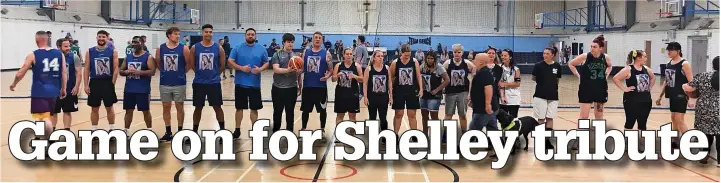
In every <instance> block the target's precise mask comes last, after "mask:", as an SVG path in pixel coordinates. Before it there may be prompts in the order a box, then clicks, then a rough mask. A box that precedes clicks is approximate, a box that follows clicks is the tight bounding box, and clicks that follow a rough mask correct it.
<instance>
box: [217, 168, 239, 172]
mask: <svg viewBox="0 0 721 183" xmlns="http://www.w3.org/2000/svg"><path fill="white" fill-rule="evenodd" d="M216 170H222V171H226V170H227V171H237V170H247V168H218V169H216Z"/></svg>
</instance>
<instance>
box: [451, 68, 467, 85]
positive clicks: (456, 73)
mask: <svg viewBox="0 0 721 183" xmlns="http://www.w3.org/2000/svg"><path fill="white" fill-rule="evenodd" d="M465 75H466V71H465V70H451V86H461V85H463V84H464V82H463V81H464V80H463V76H465Z"/></svg>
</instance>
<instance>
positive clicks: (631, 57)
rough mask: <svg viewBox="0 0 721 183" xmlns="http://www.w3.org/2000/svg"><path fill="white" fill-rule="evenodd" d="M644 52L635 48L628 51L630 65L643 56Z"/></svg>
mask: <svg viewBox="0 0 721 183" xmlns="http://www.w3.org/2000/svg"><path fill="white" fill-rule="evenodd" d="M644 54H646V53H644V52H643V50H633V51H631V52H629V53H628V57H626V61H627V62H628V64H629V65H631V64H633V63H634V62H635V61H636V59H637V58H639V57H642V56H643V55H644Z"/></svg>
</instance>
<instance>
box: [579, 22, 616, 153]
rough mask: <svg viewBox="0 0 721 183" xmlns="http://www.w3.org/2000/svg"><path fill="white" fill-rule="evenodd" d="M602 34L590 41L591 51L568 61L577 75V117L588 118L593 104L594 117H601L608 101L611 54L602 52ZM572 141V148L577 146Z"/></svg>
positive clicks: (603, 41) (603, 42)
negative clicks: (578, 105) (578, 108)
mask: <svg viewBox="0 0 721 183" xmlns="http://www.w3.org/2000/svg"><path fill="white" fill-rule="evenodd" d="M605 44H606V42H605V39H604V38H603V35H599V36H598V37H596V38H595V39H593V42H592V43H591V52H588V53H586V54H581V55H579V56H578V57H576V58H574V59H573V60H571V62H569V63H568V68H569V69H570V70H571V72H572V73H573V75H575V76H576V77H578V79H579V80H580V84H579V85H578V102H579V103H581V111H580V114H579V118H578V119H589V113H590V111H591V106H593V114H594V117H595V118H594V119H598V120H601V119H604V118H603V108H604V104H605V103H606V102H607V101H608V82H607V81H606V78H608V75H609V74H611V67H612V66H613V65H612V64H611V56H609V55H608V54H605V53H603V47H605ZM577 145H578V143H574V145H573V146H572V149H574V150H575V149H578V148H577Z"/></svg>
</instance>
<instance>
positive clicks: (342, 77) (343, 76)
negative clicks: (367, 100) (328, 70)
mask: <svg viewBox="0 0 721 183" xmlns="http://www.w3.org/2000/svg"><path fill="white" fill-rule="evenodd" d="M351 74H353V72H351V71H340V72H338V85H340V86H341V87H344V88H350V84H351V82H352V80H353V79H352V78H350V75H351Z"/></svg>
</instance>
